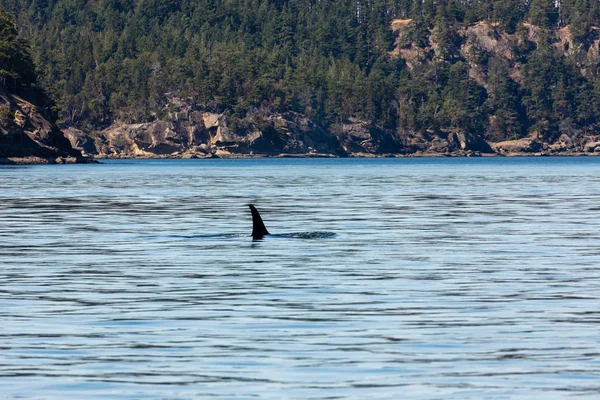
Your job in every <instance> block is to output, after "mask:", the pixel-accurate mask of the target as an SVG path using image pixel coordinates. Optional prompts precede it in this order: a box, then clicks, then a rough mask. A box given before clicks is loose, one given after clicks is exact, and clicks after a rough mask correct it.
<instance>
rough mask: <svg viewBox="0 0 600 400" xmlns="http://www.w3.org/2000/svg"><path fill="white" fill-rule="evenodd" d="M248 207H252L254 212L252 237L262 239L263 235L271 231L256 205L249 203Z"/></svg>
mask: <svg viewBox="0 0 600 400" xmlns="http://www.w3.org/2000/svg"><path fill="white" fill-rule="evenodd" d="M248 207H250V211H251V212H252V239H255V240H256V239H262V238H263V236H265V235H268V234H269V231H267V228H265V223H264V222H263V220H262V218H261V217H260V214H259V213H258V210H257V209H256V207H254V206H253V205H252V204H248Z"/></svg>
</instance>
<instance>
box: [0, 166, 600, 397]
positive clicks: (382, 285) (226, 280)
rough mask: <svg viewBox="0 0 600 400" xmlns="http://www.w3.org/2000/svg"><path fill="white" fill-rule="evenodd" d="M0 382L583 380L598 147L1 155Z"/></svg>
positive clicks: (165, 390)
mask: <svg viewBox="0 0 600 400" xmlns="http://www.w3.org/2000/svg"><path fill="white" fill-rule="evenodd" d="M249 203H252V204H255V205H256V207H257V208H258V209H259V210H260V211H261V213H262V216H263V219H264V221H265V224H266V226H267V228H268V229H269V231H270V232H271V233H273V234H276V235H275V236H272V237H265V238H264V239H263V240H261V241H253V240H252V238H251V237H250V236H249V235H250V232H251V217H250V212H249V209H248V207H247V204H249ZM0 388H1V389H0V398H2V399H45V400H46V399H51V400H54V399H61V400H62V399H192V398H202V399H444V400H448V399H477V400H480V399H544V400H549V399H598V398H600V158H593V157H589V158H585V157H583V158H493V159H488V158H486V159H366V160H361V159H333V160H332V159H265V160H182V161H173V160H171V161H110V162H107V163H106V164H102V165H64V166H15V167H2V168H0Z"/></svg>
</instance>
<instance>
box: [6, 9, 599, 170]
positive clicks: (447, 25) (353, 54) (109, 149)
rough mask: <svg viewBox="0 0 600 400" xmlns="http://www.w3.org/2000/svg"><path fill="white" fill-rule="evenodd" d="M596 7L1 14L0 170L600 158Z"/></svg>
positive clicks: (32, 11) (38, 11)
mask: <svg viewBox="0 0 600 400" xmlns="http://www.w3.org/2000/svg"><path fill="white" fill-rule="evenodd" d="M599 65H600V5H599V3H597V2H588V1H554V0H529V1H525V0H481V1H478V2H472V1H467V0H453V1H447V2H439V1H435V0H385V1H384V0H375V1H371V2H363V1H355V0H331V1H327V2H315V1H312V0H294V1H291V0H277V1H275V0H239V1H223V0H200V1H193V2H192V1H187V0H173V1H169V2H158V1H155V0H106V1H100V2H80V3H78V4H73V3H72V2H70V1H68V0H57V1H53V2H33V3H31V2H25V1H22V0H16V1H8V0H0V163H16V162H19V163H26V162H31V163H46V162H47V163H71V162H92V157H96V158H98V159H103V158H209V157H214V158H249V157H442V156H466V157H472V156H554V155H559V156H562V155H596V154H598V153H600V68H599V67H598V66H599Z"/></svg>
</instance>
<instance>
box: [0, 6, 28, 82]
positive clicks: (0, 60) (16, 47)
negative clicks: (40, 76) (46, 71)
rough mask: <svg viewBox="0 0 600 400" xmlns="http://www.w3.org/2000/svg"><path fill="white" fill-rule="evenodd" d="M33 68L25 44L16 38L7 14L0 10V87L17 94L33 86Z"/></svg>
mask: <svg viewBox="0 0 600 400" xmlns="http://www.w3.org/2000/svg"><path fill="white" fill-rule="evenodd" d="M35 82H36V74H35V67H34V65H33V61H32V60H31V56H30V55H29V49H28V47H27V43H26V42H25V41H24V40H22V39H20V38H19V37H18V36H17V29H16V27H15V25H14V23H13V21H12V19H11V18H10V16H9V15H8V14H6V13H5V12H2V11H1V10H0V87H2V88H5V89H7V90H9V91H11V92H17V91H19V90H22V89H24V88H27V87H31V86H34V85H35Z"/></svg>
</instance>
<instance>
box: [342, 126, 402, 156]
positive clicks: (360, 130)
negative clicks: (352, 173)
mask: <svg viewBox="0 0 600 400" xmlns="http://www.w3.org/2000/svg"><path fill="white" fill-rule="evenodd" d="M334 133H335V134H336V136H337V138H338V140H339V141H340V144H341V147H342V149H343V150H344V152H346V153H348V154H357V155H369V154H370V155H374V154H378V155H385V154H402V153H405V149H404V145H403V143H402V139H401V137H400V136H399V135H397V134H395V133H394V132H390V131H389V130H385V129H381V128H379V127H377V126H372V125H370V124H368V123H366V122H364V121H359V120H355V119H351V120H349V121H348V122H347V123H345V124H342V125H340V126H336V127H334Z"/></svg>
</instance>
